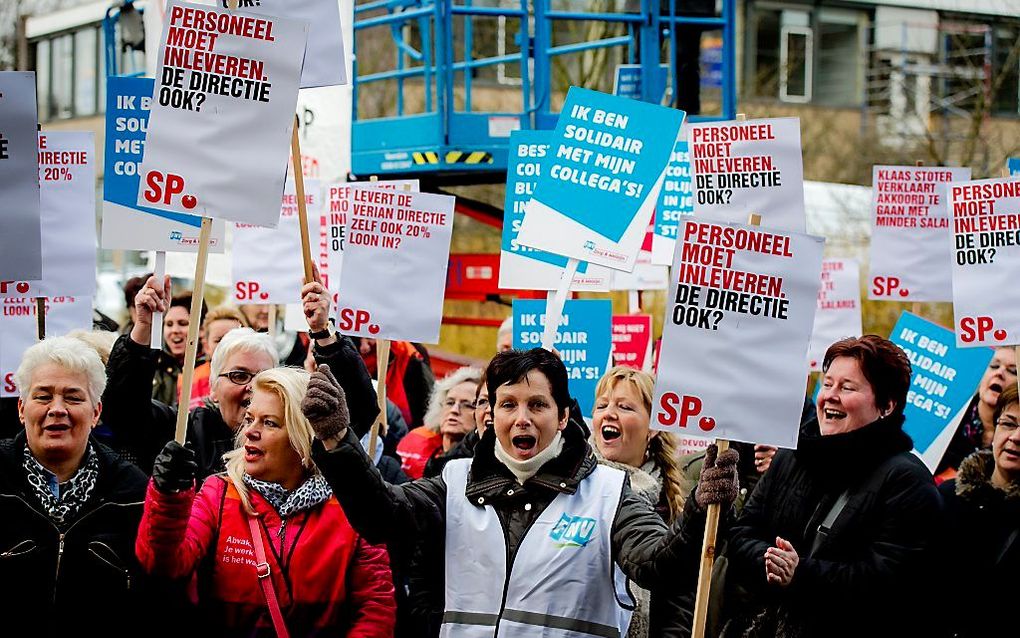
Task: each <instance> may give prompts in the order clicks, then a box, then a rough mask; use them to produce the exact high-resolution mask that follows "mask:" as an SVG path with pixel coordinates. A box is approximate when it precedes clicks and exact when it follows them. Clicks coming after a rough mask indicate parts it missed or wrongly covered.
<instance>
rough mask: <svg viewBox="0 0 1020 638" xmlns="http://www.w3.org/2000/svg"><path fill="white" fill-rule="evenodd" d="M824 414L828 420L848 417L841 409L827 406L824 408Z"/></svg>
mask: <svg viewBox="0 0 1020 638" xmlns="http://www.w3.org/2000/svg"><path fill="white" fill-rule="evenodd" d="M822 415H823V416H824V417H825V420H826V421H839V420H840V419H845V418H846V412H840V411H839V410H833V409H832V408H825V409H824V410H822Z"/></svg>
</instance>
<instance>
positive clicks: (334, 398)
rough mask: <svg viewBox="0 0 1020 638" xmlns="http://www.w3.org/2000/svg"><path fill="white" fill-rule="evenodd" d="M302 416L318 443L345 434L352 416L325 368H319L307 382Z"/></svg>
mask: <svg viewBox="0 0 1020 638" xmlns="http://www.w3.org/2000/svg"><path fill="white" fill-rule="evenodd" d="M301 413H302V414H304V415H305V418H306V419H308V422H309V423H311V424H312V429H313V430H314V431H315V438H317V439H319V440H320V441H328V440H330V439H339V438H341V437H343V436H344V435H345V434H346V433H347V427H348V426H349V425H350V424H351V413H350V412H349V411H348V409H347V396H346V395H345V394H344V389H343V388H341V387H340V384H339V383H338V382H337V380H336V377H334V376H333V373H332V372H330V371H329V366H328V365H320V366H319V368H318V369H317V370H316V371H315V372H313V373H312V377H311V378H310V379H309V380H308V391H307V392H306V393H305V398H304V399H302V400H301Z"/></svg>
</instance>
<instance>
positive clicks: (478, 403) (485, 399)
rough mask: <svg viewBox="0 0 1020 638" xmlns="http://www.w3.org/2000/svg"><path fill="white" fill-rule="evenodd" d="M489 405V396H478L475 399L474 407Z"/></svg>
mask: <svg viewBox="0 0 1020 638" xmlns="http://www.w3.org/2000/svg"><path fill="white" fill-rule="evenodd" d="M487 407H489V397H484V396H482V397H478V398H477V399H475V408H476V409H477V408H487Z"/></svg>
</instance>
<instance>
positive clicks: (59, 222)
mask: <svg viewBox="0 0 1020 638" xmlns="http://www.w3.org/2000/svg"><path fill="white" fill-rule="evenodd" d="M38 138H39V182H40V191H39V219H40V222H41V224H42V228H43V235H42V278H41V279H37V280H34V281H19V282H17V283H15V284H12V285H8V286H6V287H5V286H0V296H5V295H12V296H15V295H16V296H19V297H56V296H63V295H74V296H79V295H80V296H85V297H92V296H93V295H95V293H96V150H95V139H94V135H93V134H92V133H81V132H70V131H48V132H45V133H39V135H38Z"/></svg>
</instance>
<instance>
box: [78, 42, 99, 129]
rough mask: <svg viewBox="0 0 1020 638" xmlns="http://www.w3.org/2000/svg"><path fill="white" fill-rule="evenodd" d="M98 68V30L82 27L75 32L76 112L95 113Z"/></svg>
mask: <svg viewBox="0 0 1020 638" xmlns="http://www.w3.org/2000/svg"><path fill="white" fill-rule="evenodd" d="M96 84H97V68H96V30H95V29H92V28H88V29H81V30H79V31H76V32H75V33H74V114H75V115H76V116H78V117H83V116H86V115H95V114H96V112H97V111H98V109H97V108H96V98H97V91H96Z"/></svg>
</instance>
